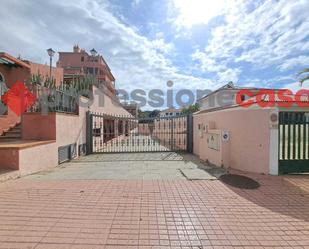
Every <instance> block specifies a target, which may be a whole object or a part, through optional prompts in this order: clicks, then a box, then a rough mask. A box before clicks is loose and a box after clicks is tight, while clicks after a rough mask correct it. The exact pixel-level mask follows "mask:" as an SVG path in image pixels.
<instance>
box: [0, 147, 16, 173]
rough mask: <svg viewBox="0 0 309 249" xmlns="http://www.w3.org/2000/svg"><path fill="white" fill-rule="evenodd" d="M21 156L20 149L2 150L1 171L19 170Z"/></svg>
mask: <svg viewBox="0 0 309 249" xmlns="http://www.w3.org/2000/svg"><path fill="white" fill-rule="evenodd" d="M18 165H19V156H18V149H1V150H0V169H14V170H18V167H19V166H18Z"/></svg>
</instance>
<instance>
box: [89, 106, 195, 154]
mask: <svg viewBox="0 0 309 249" xmlns="http://www.w3.org/2000/svg"><path fill="white" fill-rule="evenodd" d="M192 149H193V119H192V115H184V116H174V117H153V118H135V117H124V116H117V115H108V114H100V113H91V112H88V113H87V152H88V154H91V153H122V152H123V153H129V152H165V151H170V152H180V151H186V152H190V153H191V152H192Z"/></svg>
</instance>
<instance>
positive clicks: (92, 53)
mask: <svg viewBox="0 0 309 249" xmlns="http://www.w3.org/2000/svg"><path fill="white" fill-rule="evenodd" d="M90 53H91V55H92V60H93V75H94V77H95V63H94V61H95V57H96V55H97V53H98V52H97V50H95V49H94V48H93V49H91V50H90Z"/></svg>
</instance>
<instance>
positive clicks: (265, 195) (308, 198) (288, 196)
mask: <svg viewBox="0 0 309 249" xmlns="http://www.w3.org/2000/svg"><path fill="white" fill-rule="evenodd" d="M230 176H231V175H225V176H222V177H221V178H220V180H221V182H222V183H223V184H224V185H225V186H226V187H227V188H229V189H230V190H232V191H233V192H234V193H236V194H237V195H238V196H240V197H242V198H245V199H246V200H248V201H250V202H252V203H254V204H256V205H258V206H260V207H263V208H266V209H268V210H270V211H272V212H275V213H279V214H282V215H285V216H288V217H291V218H294V219H297V220H303V221H309V175H293V176H266V175H256V174H245V173H240V174H239V175H238V176H237V177H234V179H233V177H230ZM234 176H235V175H234ZM235 179H236V180H237V181H235ZM242 179H243V180H244V181H243V182H241V180H242Z"/></svg>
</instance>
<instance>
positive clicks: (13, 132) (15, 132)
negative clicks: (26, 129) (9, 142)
mask: <svg viewBox="0 0 309 249" xmlns="http://www.w3.org/2000/svg"><path fill="white" fill-rule="evenodd" d="M0 139H1V141H3V139H21V125H20V124H17V125H16V126H13V127H11V128H10V129H9V130H7V131H4V132H3V133H2V134H1V136H0Z"/></svg>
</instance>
